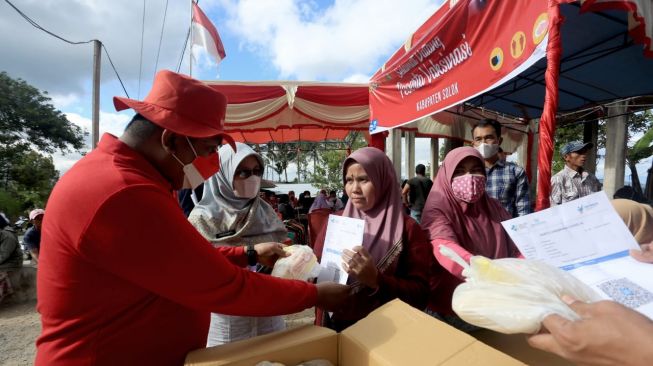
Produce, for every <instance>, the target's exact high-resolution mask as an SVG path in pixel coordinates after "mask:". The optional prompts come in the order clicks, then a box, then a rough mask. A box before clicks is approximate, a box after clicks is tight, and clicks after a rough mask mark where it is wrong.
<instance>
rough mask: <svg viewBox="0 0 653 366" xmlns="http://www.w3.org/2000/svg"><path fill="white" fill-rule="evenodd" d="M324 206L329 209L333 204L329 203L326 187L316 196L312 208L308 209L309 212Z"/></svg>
mask: <svg viewBox="0 0 653 366" xmlns="http://www.w3.org/2000/svg"><path fill="white" fill-rule="evenodd" d="M323 208H328V209H330V208H331V206H330V205H329V200H328V197H327V195H326V191H325V190H324V189H323V190H321V191H320V193H318V194H317V197H315V201H313V204H312V205H311V208H310V209H309V210H308V213H311V212H313V211H315V210H320V209H323Z"/></svg>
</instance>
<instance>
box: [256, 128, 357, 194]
mask: <svg viewBox="0 0 653 366" xmlns="http://www.w3.org/2000/svg"><path fill="white" fill-rule="evenodd" d="M364 146H367V142H366V141H365V137H364V135H363V134H362V133H360V132H357V131H352V132H351V133H350V134H349V135H348V136H347V137H346V138H345V141H328V142H306V141H302V142H292V143H276V142H270V143H268V144H266V145H264V146H262V147H261V148H260V151H261V154H262V155H263V158H264V159H265V162H266V164H267V165H268V166H270V167H271V168H272V169H273V170H274V171H275V172H276V173H277V175H278V176H279V177H280V176H281V174H282V173H283V174H284V175H285V181H286V182H288V175H287V169H288V166H289V165H290V164H292V163H294V164H296V165H297V173H298V176H297V178H295V179H293V181H292V183H300V182H311V183H313V184H315V185H317V186H320V187H323V188H329V189H334V190H342V176H341V174H342V170H341V169H342V168H341V167H342V162H343V161H344V160H345V156H346V153H345V152H346V151H347V149H348V148H351V150H352V151H355V150H356V149H359V148H361V147H364Z"/></svg>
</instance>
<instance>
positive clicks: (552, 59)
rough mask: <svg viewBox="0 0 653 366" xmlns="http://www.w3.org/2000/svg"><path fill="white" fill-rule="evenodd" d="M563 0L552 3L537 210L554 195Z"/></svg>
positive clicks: (539, 157) (546, 206)
mask: <svg viewBox="0 0 653 366" xmlns="http://www.w3.org/2000/svg"><path fill="white" fill-rule="evenodd" d="M558 1H559V0H548V2H549V9H548V14H549V36H548V37H549V42H548V44H547V46H546V73H545V75H544V79H545V80H546V94H545V96H544V109H543V111H542V118H541V119H540V144H539V145H540V146H539V151H538V175H537V203H536V206H535V210H537V211H539V210H542V209H545V208H548V207H549V205H550V203H549V196H550V194H551V160H552V159H553V138H554V135H555V128H556V111H557V110H558V77H559V76H560V58H561V56H562V44H561V40H560V26H561V24H562V21H563V18H562V16H561V15H560V7H559V5H558Z"/></svg>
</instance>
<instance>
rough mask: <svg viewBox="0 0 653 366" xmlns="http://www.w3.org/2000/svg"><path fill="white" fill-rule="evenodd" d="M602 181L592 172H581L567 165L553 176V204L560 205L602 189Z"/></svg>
mask: <svg viewBox="0 0 653 366" xmlns="http://www.w3.org/2000/svg"><path fill="white" fill-rule="evenodd" d="M601 188H602V185H601V182H599V180H598V179H596V177H595V176H594V174H592V173H588V172H586V171H584V170H582V171H581V173H579V172H577V171H575V170H573V169H571V168H570V167H568V166H567V165H565V168H564V169H562V170H561V171H559V172H558V173H557V174H556V175H554V176H553V177H551V206H555V205H560V204H562V203H565V202H569V201H573V200H575V199H577V198H581V197H585V196H587V195H589V194H592V193H594V192H598V191H600V190H601Z"/></svg>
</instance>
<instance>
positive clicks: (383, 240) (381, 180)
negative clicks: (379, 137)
mask: <svg viewBox="0 0 653 366" xmlns="http://www.w3.org/2000/svg"><path fill="white" fill-rule="evenodd" d="M343 182H344V184H345V187H344V188H345V192H347V195H348V196H349V200H348V201H347V204H346V206H345V208H344V210H343V211H342V212H341V213H338V214H341V215H342V216H346V217H352V218H356V219H361V220H364V221H365V234H364V236H363V245H362V246H358V247H355V248H353V249H354V250H353V251H349V250H345V253H344V255H343V264H342V267H343V269H344V270H345V271H346V272H347V273H348V274H349V279H348V284H349V285H350V286H351V287H352V292H351V294H350V299H349V300H348V301H347V302H346V305H345V306H344V307H343V308H342V309H340V310H338V311H335V312H333V315H332V316H331V317H329V316H328V314H325V313H320V312H318V314H317V319H316V323H317V324H319V325H323V326H328V327H330V328H332V329H335V330H337V331H340V330H342V329H344V328H346V327H348V326H349V325H351V324H353V323H355V322H356V321H358V320H360V319H362V318H364V317H365V316H367V314H369V313H370V312H371V311H372V310H374V309H376V308H377V307H379V306H381V305H383V304H384V303H386V302H388V301H390V300H392V299H395V298H399V299H401V300H402V301H404V302H406V303H408V304H410V305H412V306H414V307H416V308H418V309H424V307H425V306H426V302H427V299H428V294H429V278H430V277H431V276H430V273H431V266H432V265H434V264H435V261H434V259H433V256H432V255H431V254H430V245H429V243H428V239H427V237H426V233H424V231H423V230H422V229H421V228H420V227H419V225H418V224H417V222H415V220H413V219H412V218H410V217H409V216H407V215H406V214H404V212H403V206H402V203H401V192H400V190H399V185H398V182H397V177H396V176H395V171H394V168H393V166H392V163H391V162H390V160H389V159H388V157H387V156H386V155H385V153H383V151H381V150H379V149H376V148H371V147H365V148H362V149H359V150H357V151H355V152H354V153H352V154H351V155H350V156H349V157H348V158H347V159H346V160H345V162H344V165H343ZM325 234H326V227H324V228H323V230H322V232H321V233H320V235H319V236H318V238H317V240H316V246H315V248H314V250H315V253H316V254H317V255H318V257H320V256H321V254H322V249H323V247H324V238H325Z"/></svg>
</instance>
